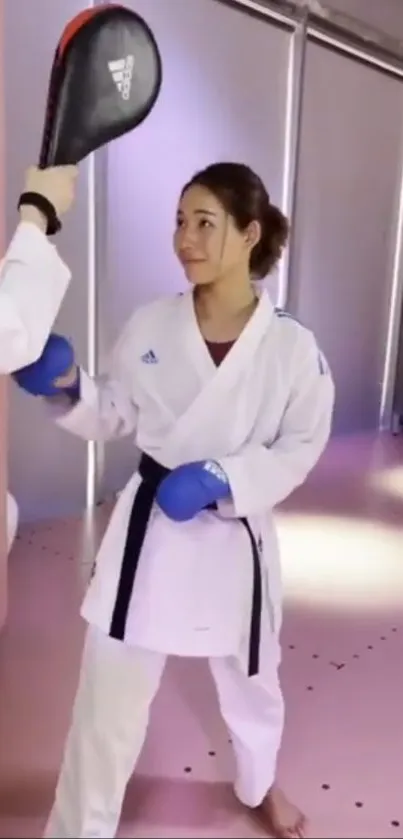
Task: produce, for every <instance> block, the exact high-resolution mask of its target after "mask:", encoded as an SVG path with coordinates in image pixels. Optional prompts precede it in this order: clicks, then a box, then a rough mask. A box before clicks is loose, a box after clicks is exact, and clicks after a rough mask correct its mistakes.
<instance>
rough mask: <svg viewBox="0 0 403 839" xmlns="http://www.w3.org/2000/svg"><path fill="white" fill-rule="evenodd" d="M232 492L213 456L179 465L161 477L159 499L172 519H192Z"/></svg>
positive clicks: (166, 513)
mask: <svg viewBox="0 0 403 839" xmlns="http://www.w3.org/2000/svg"><path fill="white" fill-rule="evenodd" d="M230 495H231V489H230V486H229V483H228V479H227V476H226V474H225V472H224V470H223V469H221V466H219V464H218V463H215V462H214V461H211V460H203V461H200V462H198V463H186V464H184V466H178V468H177V469H173V470H172V472H170V473H169V475H167V477H166V478H164V480H163V481H161V484H160V486H159V488H158V492H157V503H158V504H159V506H160V507H161V510H162V511H163V512H164V513H165V515H166V516H168V518H170V519H172V520H173V521H190V519H193V518H194V517H195V516H197V514H198V513H200V512H201V511H202V510H204V509H205V507H208V506H209V504H214V502H216V501H221V500H223V499H224V498H228V497H229V496H230Z"/></svg>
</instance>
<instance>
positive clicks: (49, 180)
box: [0, 166, 77, 551]
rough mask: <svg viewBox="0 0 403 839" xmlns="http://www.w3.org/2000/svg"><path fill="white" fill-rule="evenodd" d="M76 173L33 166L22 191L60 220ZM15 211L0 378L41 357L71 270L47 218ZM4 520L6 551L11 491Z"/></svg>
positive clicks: (12, 529)
mask: <svg viewBox="0 0 403 839" xmlns="http://www.w3.org/2000/svg"><path fill="white" fill-rule="evenodd" d="M76 175H77V169H76V167H75V166H62V167H58V168H51V169H44V170H40V169H38V168H36V167H31V168H30V169H29V170H28V172H27V174H26V178H25V188H24V192H35V193H37V194H39V195H42V196H44V197H45V198H46V199H47V200H48V201H50V203H51V204H52V206H53V207H54V209H55V210H56V212H57V214H58V216H62V215H63V214H64V213H65V212H67V210H68V209H69V207H70V206H71V204H72V202H73V199H74V185H75V179H76ZM19 212H20V223H19V225H18V227H17V230H16V232H15V235H14V237H13V239H12V241H11V244H10V245H9V248H8V250H7V252H6V255H5V257H4V259H3V261H2V262H1V264H0V374H7V373H13V372H15V371H16V370H18V369H20V368H21V367H24V365H26V364H30V363H32V362H33V361H36V360H37V358H39V356H40V355H41V353H42V351H43V348H44V346H45V343H46V341H47V339H48V337H49V333H50V330H51V329H52V326H53V324H54V322H55V320H56V317H57V315H58V312H59V309H60V305H61V303H62V300H63V298H64V295H65V293H66V291H67V287H68V284H69V281H70V271H69V270H68V268H67V267H66V266H63V265H62V262H61V260H60V257H59V256H58V255H57V254H56V253H55V249H54V247H53V246H52V245H51V244H50V243H49V240H48V239H47V237H46V224H47V223H46V219H45V217H44V216H43V215H42V213H41V212H40V211H39V210H38V209H37V208H36V207H32V206H29V205H25V206H23V207H21V208H20V211H19ZM55 263H57V270H55ZM6 519H7V550H8V551H10V550H11V547H12V545H13V542H14V539H15V535H16V531H17V525H18V506H17V502H16V500H15V498H14V497H13V496H12V495H10V493H8V494H7V509H6Z"/></svg>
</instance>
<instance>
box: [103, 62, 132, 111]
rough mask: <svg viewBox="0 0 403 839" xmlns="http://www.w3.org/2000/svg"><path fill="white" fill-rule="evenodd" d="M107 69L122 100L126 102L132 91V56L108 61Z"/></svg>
mask: <svg viewBox="0 0 403 839" xmlns="http://www.w3.org/2000/svg"><path fill="white" fill-rule="evenodd" d="M108 68H109V72H110V73H111V76H112V78H113V81H114V82H115V85H116V87H117V89H118V91H119V93H120V95H121V97H122V99H124V100H125V102H127V100H128V99H130V91H131V89H132V78H133V68H134V55H128V56H126V58H119V59H118V60H117V61H109V62H108Z"/></svg>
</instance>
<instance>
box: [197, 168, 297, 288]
mask: <svg viewBox="0 0 403 839" xmlns="http://www.w3.org/2000/svg"><path fill="white" fill-rule="evenodd" d="M192 186H201V187H204V188H205V189H208V190H209V192H211V193H212V194H213V195H214V196H215V198H217V201H219V202H220V204H222V206H223V207H224V210H225V211H226V212H227V213H228V215H230V216H232V218H233V219H234V222H235V224H236V226H237V228H238V230H240V231H242V230H245V229H246V228H247V226H248V224H250V223H251V222H252V221H258V222H259V223H260V226H261V230H262V234H261V238H260V240H259V242H258V243H257V245H255V247H254V248H253V250H252V253H251V256H250V270H251V273H252V275H253V277H254V279H260V280H261V279H263V277H265V276H266V275H267V274H269V273H270V271H272V270H273V268H274V267H275V265H276V264H277V262H278V261H279V259H280V257H281V254H282V252H283V249H284V247H285V245H286V244H287V240H288V233H289V224H288V221H287V219H286V217H285V216H284V215H283V213H282V212H281V210H279V209H278V207H275V206H274V205H273V204H271V203H270V198H269V195H268V192H267V190H266V187H265V186H264V183H263V181H262V180H261V179H260V178H259V176H258V175H257V174H256V173H255V172H254V171H253V170H252V169H250V168H249V166H246V165H244V164H243V163H213V164H212V165H211V166H207V168H206V169H202V170H201V171H200V172H197V173H196V174H195V175H194V176H193V178H192V179H191V180H190V181H189V182H188V183H187V184H186V185H185V186H184V188H183V190H182V195H183V193H184V192H186V190H188V189H189V188H190V187H192Z"/></svg>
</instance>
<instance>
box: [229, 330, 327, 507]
mask: <svg viewBox="0 0 403 839" xmlns="http://www.w3.org/2000/svg"><path fill="white" fill-rule="evenodd" d="M304 335H305V346H301V345H299V347H298V353H297V359H296V368H297V369H296V371H295V377H294V387H293V390H292V393H291V395H290V399H289V402H288V406H287V408H286V411H285V413H284V416H283V420H282V423H281V427H280V429H279V433H278V435H277V438H276V440H275V441H274V443H272V444H271V445H270V446H263V445H253V444H250V445H248V446H247V447H245V449H244V450H243V451H242V452H241V453H240V454H236V455H233V456H229V457H224V458H222V459H220V460H219V463H220V465H221V466H222V468H223V469H224V471H225V473H226V475H227V477H228V480H229V483H230V487H231V496H232V499H231V501H224V502H220V504H219V509H220V512H221V513H222V514H223V515H224V516H229V517H232V516H237V517H242V516H250V515H254V514H259V513H262V512H264V511H266V510H271V509H273V508H274V507H275V506H276V505H277V504H279V503H280V502H281V501H283V500H284V499H285V498H287V496H288V495H290V493H291V492H293V490H294V489H296V488H297V487H298V486H300V485H301V484H302V483H303V482H304V481H305V479H306V477H307V475H308V473H309V472H310V471H311V469H313V467H314V466H315V464H316V463H317V461H318V460H319V458H320V456H321V454H322V452H323V451H324V449H325V447H326V445H327V442H328V440H329V437H330V432H331V425H332V415H333V408H334V397H335V389H334V384H333V379H332V376H331V373H330V371H329V369H328V366H327V364H326V362H325V359H324V358H323V356H322V354H321V353H320V352H319V350H318V347H317V344H316V341H315V339H314V338H313V335H312V333H310V332H305V333H304ZM269 398H270V396H269Z"/></svg>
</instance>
